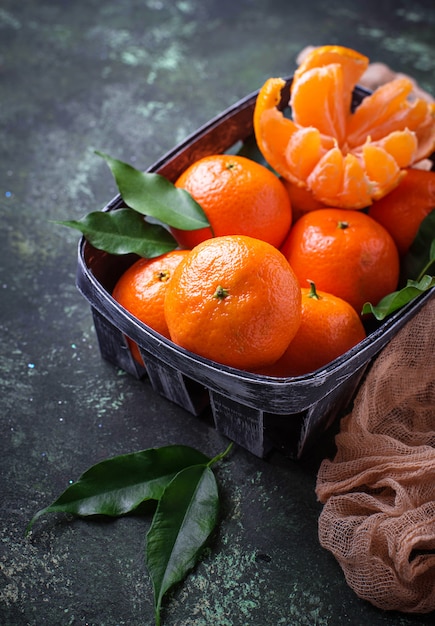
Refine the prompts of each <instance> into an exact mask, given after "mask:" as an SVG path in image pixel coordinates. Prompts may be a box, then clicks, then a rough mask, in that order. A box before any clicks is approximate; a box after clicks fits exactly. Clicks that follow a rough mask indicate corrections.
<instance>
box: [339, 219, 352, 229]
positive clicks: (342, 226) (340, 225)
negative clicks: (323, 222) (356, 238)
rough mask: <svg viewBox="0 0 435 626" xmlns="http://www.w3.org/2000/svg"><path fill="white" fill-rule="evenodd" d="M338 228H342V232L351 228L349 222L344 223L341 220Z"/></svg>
mask: <svg viewBox="0 0 435 626" xmlns="http://www.w3.org/2000/svg"><path fill="white" fill-rule="evenodd" d="M337 228H341V229H342V230H346V228H349V222H342V221H341V220H340V221H339V222H337Z"/></svg>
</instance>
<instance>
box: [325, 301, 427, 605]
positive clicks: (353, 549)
mask: <svg viewBox="0 0 435 626" xmlns="http://www.w3.org/2000/svg"><path fill="white" fill-rule="evenodd" d="M434 336H435V298H434V297H432V298H431V299H430V300H429V302H428V303H427V304H426V305H425V306H424V307H423V308H422V309H421V311H420V312H419V313H418V314H417V315H416V316H415V317H414V318H413V319H412V320H410V321H409V322H408V323H407V325H406V326H405V327H404V328H403V329H402V330H401V331H399V333H398V334H397V335H396V336H395V337H394V339H393V340H392V341H391V342H390V343H389V344H388V346H387V347H386V348H385V349H384V350H383V351H382V352H381V353H380V354H379V356H378V357H377V358H376V359H375V360H374V361H373V364H372V365H371V367H370V370H369V372H368V374H367V376H366V379H365V381H364V383H363V385H362V386H361V387H360V390H359V392H358V394H357V397H356V399H355V402H354V406H353V409H352V412H351V413H350V414H349V415H347V416H346V417H345V418H344V419H343V420H342V423H341V425H340V432H339V434H338V435H337V437H336V446H337V451H336V455H335V457H334V459H333V460H329V459H325V460H324V461H323V462H322V464H321V466H320V469H319V472H318V477H317V486H316V493H317V496H318V498H319V500H320V501H321V502H322V503H324V507H323V510H322V512H321V515H320V519H319V539H320V543H321V545H322V546H323V547H324V548H326V549H327V550H329V551H330V552H332V554H333V555H334V556H335V558H336V559H337V561H338V563H339V564H340V566H341V568H342V569H343V572H344V575H345V578H346V581H347V583H348V584H349V585H350V587H351V588H352V589H353V590H354V591H355V593H356V594H357V595H358V596H359V597H361V598H364V599H365V600H368V601H369V602H371V603H372V604H374V605H375V606H378V607H380V608H381V609H386V610H396V611H403V612H408V613H411V612H412V613H428V612H430V611H434V610H435V362H434V356H433V351H434Z"/></svg>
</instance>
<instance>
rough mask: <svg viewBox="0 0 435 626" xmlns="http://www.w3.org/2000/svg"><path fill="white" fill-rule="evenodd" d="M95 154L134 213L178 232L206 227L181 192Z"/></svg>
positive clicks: (201, 214) (189, 198) (161, 179)
mask: <svg viewBox="0 0 435 626" xmlns="http://www.w3.org/2000/svg"><path fill="white" fill-rule="evenodd" d="M97 154H98V155H99V156H101V157H103V159H105V161H106V162H107V164H108V165H109V167H110V169H111V171H112V174H113V176H114V178H115V181H116V184H117V186H118V189H119V193H120V194H121V197H122V199H123V200H124V202H125V203H126V204H127V205H128V206H129V207H131V208H132V209H134V210H135V211H137V212H138V213H141V214H142V215H149V216H150V217H154V218H155V219H157V220H159V221H160V222H162V223H163V224H167V225H168V226H173V227H174V228H180V229H182V230H196V229H198V228H205V227H206V226H209V222H208V220H207V217H206V215H205V213H204V211H203V209H202V207H201V206H200V205H199V204H198V203H197V202H196V200H194V199H193V198H192V196H191V195H190V194H189V193H188V192H187V191H186V190H185V189H179V188H178V187H175V185H174V184H173V183H171V182H170V181H169V180H168V179H167V178H165V177H164V176H161V175H160V174H155V173H151V172H141V171H140V170H137V169H135V168H134V167H132V166H131V165H129V164H128V163H124V162H123V161H118V160H117V159H113V158H112V157H110V156H109V155H107V154H104V153H103V152H98V151H97Z"/></svg>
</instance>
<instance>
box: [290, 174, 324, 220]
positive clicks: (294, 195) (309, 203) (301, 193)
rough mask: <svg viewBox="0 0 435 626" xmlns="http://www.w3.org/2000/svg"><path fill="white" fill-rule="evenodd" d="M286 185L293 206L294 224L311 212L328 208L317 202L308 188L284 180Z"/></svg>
mask: <svg viewBox="0 0 435 626" xmlns="http://www.w3.org/2000/svg"><path fill="white" fill-rule="evenodd" d="M281 180H282V184H283V185H284V187H285V189H286V191H287V193H288V195H289V198H290V203H291V205H292V213H293V223H295V222H296V221H297V220H298V219H299V218H300V217H301V216H302V215H304V214H305V213H309V212H310V211H316V210H318V209H324V208H326V207H325V205H324V204H322V203H321V202H319V200H316V198H315V197H314V196H313V193H312V192H311V191H310V190H309V189H307V187H300V186H299V185H296V183H293V182H291V181H290V180H286V179H285V178H282V179H281Z"/></svg>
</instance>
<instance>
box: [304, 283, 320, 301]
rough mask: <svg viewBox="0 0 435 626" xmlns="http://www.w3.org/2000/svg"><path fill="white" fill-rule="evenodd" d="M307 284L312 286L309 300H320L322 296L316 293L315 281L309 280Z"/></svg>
mask: <svg viewBox="0 0 435 626" xmlns="http://www.w3.org/2000/svg"><path fill="white" fill-rule="evenodd" d="M307 282H308V283H309V284H310V293H309V294H308V297H309V298H314V299H315V300H320V296H319V294H318V293H317V291H316V284H315V282H314V280H310V279H309V278H308V279H307Z"/></svg>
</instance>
